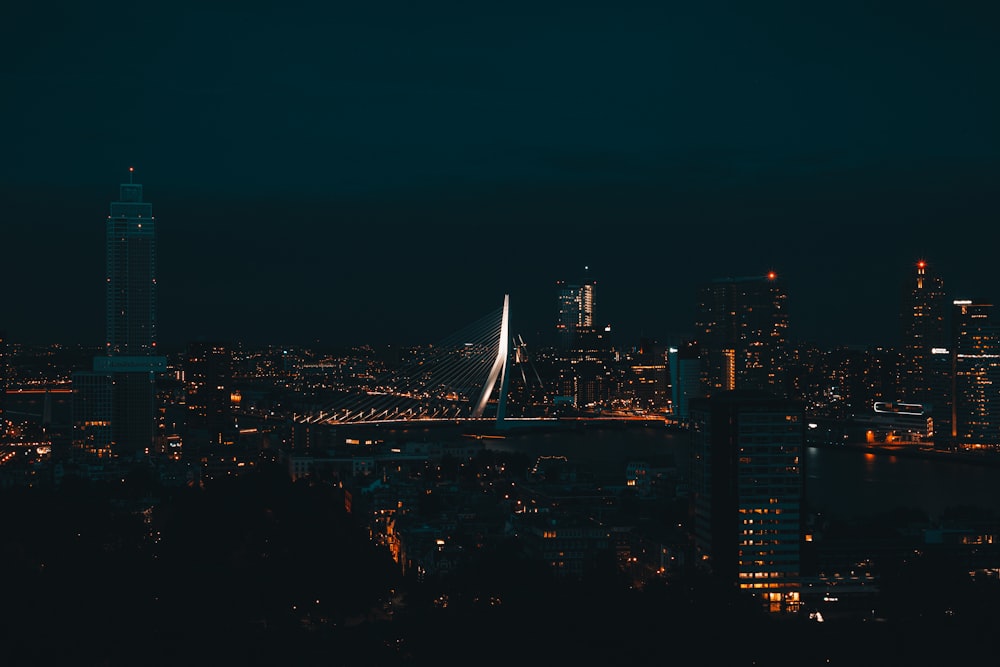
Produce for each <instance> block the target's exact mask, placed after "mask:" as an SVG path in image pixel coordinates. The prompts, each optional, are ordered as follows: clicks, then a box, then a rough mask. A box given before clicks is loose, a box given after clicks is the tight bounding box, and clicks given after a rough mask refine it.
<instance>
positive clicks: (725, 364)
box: [695, 271, 788, 396]
mask: <svg viewBox="0 0 1000 667" xmlns="http://www.w3.org/2000/svg"><path fill="white" fill-rule="evenodd" d="M699 297H700V298H699V300H698V304H699V312H698V321H697V322H696V323H695V330H696V331H695V333H696V336H697V340H698V345H699V348H700V356H701V359H702V364H703V366H702V368H703V371H702V379H703V382H704V384H705V389H706V391H707V392H708V393H712V392H716V391H731V390H734V389H749V390H755V391H766V392H769V393H773V394H776V395H779V396H783V395H784V394H785V386H784V382H785V369H786V364H787V355H788V350H787V337H788V313H787V311H786V303H785V301H786V293H785V290H784V288H783V287H782V286H781V283H780V281H779V280H778V277H777V274H775V273H774V272H773V271H772V272H769V273H767V274H766V275H763V276H753V277H745V278H720V279H718V280H714V281H712V282H711V283H710V284H708V285H706V286H704V287H702V288H701V290H700V293H699Z"/></svg>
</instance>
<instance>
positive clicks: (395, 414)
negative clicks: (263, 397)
mask: <svg viewBox="0 0 1000 667" xmlns="http://www.w3.org/2000/svg"><path fill="white" fill-rule="evenodd" d="M512 348H513V346H512V341H511V334H510V296H509V295H506V294H505V295H504V299H503V306H502V307H501V308H500V309H499V311H493V312H491V313H489V314H488V315H486V316H485V317H483V318H480V319H479V320H478V321H477V322H474V323H473V324H470V325H468V326H467V327H465V328H463V329H462V330H461V331H459V332H456V333H455V334H452V335H451V336H449V337H448V338H447V339H445V340H443V341H441V342H439V343H437V344H435V345H430V346H426V347H421V348H414V349H413V350H412V351H411V352H412V357H411V358H410V359H408V360H406V361H405V362H404V363H403V364H402V365H401V366H400V367H399V368H397V369H394V370H391V371H389V372H387V373H385V374H383V375H381V376H379V377H377V378H374V379H370V380H368V381H367V382H366V383H365V384H364V385H363V386H360V387H358V388H357V389H355V390H354V391H352V392H346V391H345V393H344V396H343V397H342V398H341V399H337V400H336V401H335V402H332V403H328V404H326V405H316V406H314V407H312V408H307V409H306V410H305V411H303V413H301V414H296V415H295V416H294V421H296V422H298V423H305V424H347V423H375V422H405V421H411V420H449V421H450V420H464V419H468V420H485V419H487V418H488V417H487V416H486V409H487V407H488V406H489V405H490V403H491V399H493V397H494V396H496V402H495V404H496V421H497V425H498V427H499V426H502V425H503V420H504V417H505V413H506V405H507V392H508V388H509V383H510V364H511V357H512V356H513V355H512V354H511V350H512ZM498 387H499V391H498Z"/></svg>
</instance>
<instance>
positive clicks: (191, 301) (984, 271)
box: [0, 0, 1000, 345]
mask: <svg viewBox="0 0 1000 667" xmlns="http://www.w3.org/2000/svg"><path fill="white" fill-rule="evenodd" d="M154 4H155V5H156V6H151V5H154ZM996 7H997V5H996V3H988V2H970V3H966V2H949V3H943V2H937V3H922V2H906V3H903V2H893V3H856V2H850V1H848V2H836V3H834V2H829V3H783V2H767V3H750V2H704V3H674V2H663V1H653V0H648V1H645V2H630V1H628V0H617V1H614V2H612V1H610V0H609V1H603V0H602V1H596V2H587V1H586V0H582V1H576V2H566V1H564V0H558V1H555V2H524V3H521V2H509V1H508V2H498V3H468V2H464V3H458V2H454V3H452V2H431V3H415V2H403V1H402V0H384V1H383V2H374V3H369V2H361V3H336V2H332V3H319V2H317V3H305V2H297V1H296V0H288V1H285V2H281V3H264V2H252V1H247V2H211V1H206V2H191V3H188V2H171V3H162V4H161V3H135V2H130V3H118V2H100V3H75V2H74V3H68V2H60V1H59V0H57V1H56V2H54V3H4V5H3V7H2V8H0V85H2V90H3V104H0V124H2V127H3V130H4V140H3V146H2V150H0V198H2V202H3V213H2V216H3V217H2V220H3V223H2V224H3V226H2V235H0V238H2V239H3V240H2V246H0V247H2V255H0V256H2V258H3V259H2V261H3V268H4V286H5V289H4V293H3V300H2V304H3V305H2V307H0V330H5V331H6V333H7V336H8V338H9V339H10V340H12V341H22V342H64V343H84V344H100V343H101V341H102V338H103V329H104V293H103V280H104V248H103V243H104V220H105V218H106V216H107V214H108V209H109V204H110V202H111V201H112V200H115V199H117V197H118V185H119V183H122V182H127V180H128V168H129V167H130V166H133V167H135V170H136V171H135V174H136V176H135V180H136V182H138V183H142V184H143V185H144V191H145V196H146V200H147V201H150V202H152V204H153V212H154V215H155V216H156V219H157V230H158V244H159V253H158V273H159V302H160V305H159V326H160V340H161V341H162V342H163V343H164V344H166V345H171V344H183V343H184V342H186V341H189V340H193V339H196V338H222V339H231V340H243V341H248V342H273V343H280V344H284V343H308V342H312V341H321V342H323V343H328V344H359V343H374V344H383V343H406V344H409V343H426V342H435V341H438V340H442V339H444V338H446V337H447V336H449V335H450V334H452V333H453V332H455V331H457V330H459V329H461V328H463V327H464V326H465V325H467V324H470V323H472V322H474V321H476V320H478V319H479V318H480V317H482V316H483V315H485V314H487V313H489V312H491V311H493V310H495V309H497V308H499V307H500V305H501V303H502V300H503V295H504V294H507V293H509V294H510V297H511V305H512V328H513V330H514V331H515V332H517V333H520V334H522V335H523V337H524V338H525V340H526V341H527V342H528V343H529V345H531V344H532V343H535V344H541V343H543V342H544V341H545V340H546V338H547V337H548V335H549V334H550V333H551V330H552V328H553V327H554V324H555V282H556V281H557V280H559V279H565V280H567V281H570V282H573V281H577V280H582V279H584V278H585V277H587V278H591V279H594V280H597V283H598V292H597V297H598V305H597V320H598V321H599V322H600V323H601V324H611V325H612V330H613V332H614V335H615V338H616V339H617V341H618V342H620V343H622V344H629V343H631V342H633V341H635V340H637V339H638V338H639V337H640V336H646V337H649V338H654V339H657V340H659V341H661V342H677V341H678V340H679V339H680V338H682V337H685V336H686V335H687V333H688V330H689V329H690V327H691V325H692V323H693V320H694V311H695V303H696V301H695V289H696V287H697V286H698V285H700V284H702V283H705V282H708V281H710V280H711V279H713V278H719V277H724V276H743V275H760V274H763V273H764V272H766V271H767V270H770V269H773V270H775V271H777V272H778V274H779V275H780V276H781V278H782V280H783V281H784V282H785V285H786V287H787V291H788V294H789V312H790V326H791V337H792V338H793V339H796V340H812V341H816V342H818V343H821V344H841V343H843V344H895V343H896V342H897V335H898V325H897V321H898V311H899V295H900V287H901V284H902V281H903V278H904V277H905V276H906V275H907V274H908V272H909V271H910V267H911V266H912V265H913V264H914V263H915V262H916V260H917V259H920V258H924V259H926V260H928V261H929V262H930V264H931V265H932V267H935V268H937V270H938V271H939V272H940V274H941V275H942V276H943V277H944V280H945V286H946V288H947V290H948V292H949V297H951V298H987V299H994V298H1000V279H998V277H997V271H996V269H995V268H994V267H995V266H996V261H995V258H996V256H997V253H998V247H1000V246H998V241H1000V230H998V226H997V223H998V222H1000V216H998V194H1000V185H998V184H1000V159H998V156H1000V136H998V135H1000V133H998V121H997V119H998V118H1000V93H998V89H1000V83H998V82H1000V79H998V72H1000V40H998V39H997V35H1000V9H997V8H996ZM584 267H589V268H588V269H586V270H585V269H584Z"/></svg>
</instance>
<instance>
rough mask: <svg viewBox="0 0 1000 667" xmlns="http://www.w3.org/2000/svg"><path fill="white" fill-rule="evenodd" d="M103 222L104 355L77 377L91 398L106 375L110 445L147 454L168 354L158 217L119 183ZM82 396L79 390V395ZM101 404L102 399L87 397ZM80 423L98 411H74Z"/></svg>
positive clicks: (137, 190) (133, 187)
mask: <svg viewBox="0 0 1000 667" xmlns="http://www.w3.org/2000/svg"><path fill="white" fill-rule="evenodd" d="M119 193H120V196H119V201H116V202H112V203H111V213H110V215H109V216H108V219H107V224H106V227H105V253H106V265H105V267H106V279H105V290H106V291H105V299H106V300H105V313H106V327H107V333H106V338H105V356H103V357H97V358H95V359H94V371H93V374H92V375H91V376H90V377H88V378H86V379H85V378H83V377H82V376H81V377H80V380H81V382H86V384H87V386H88V387H89V389H88V391H87V392H86V394H87V395H89V396H90V397H91V398H92V399H93V398H94V397H97V396H100V395H101V392H100V391H98V390H97V389H98V387H97V385H98V384H99V383H100V382H101V378H102V377H103V378H107V380H106V381H109V382H110V384H111V387H110V398H111V400H110V417H111V424H110V436H111V437H110V440H111V442H110V446H111V449H112V451H113V452H114V453H116V454H126V455H139V456H142V455H145V454H146V453H147V452H148V451H150V450H151V449H152V447H153V438H154V435H155V424H156V410H155V406H154V397H155V391H154V389H155V387H154V384H155V379H156V373H158V372H162V371H164V370H165V369H166V359H165V358H163V357H160V356H156V226H155V225H156V222H155V219H154V218H153V207H152V204H150V203H148V202H144V201H143V200H142V186H141V185H139V184H137V183H133V182H132V169H131V168H130V169H129V182H128V183H123V184H121V186H120V191H119ZM81 398H82V395H81ZM90 403H91V404H92V405H94V406H102V408H101V409H102V410H104V409H105V408H104V407H103V406H104V405H105V403H104V402H103V401H101V400H91V402H90ZM75 419H77V420H78V423H84V424H85V423H87V422H101V421H104V419H106V417H104V416H103V415H102V414H87V413H86V411H81V412H80V413H79V414H78V417H76V418H75Z"/></svg>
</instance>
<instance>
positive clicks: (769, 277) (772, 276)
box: [767, 271, 778, 280]
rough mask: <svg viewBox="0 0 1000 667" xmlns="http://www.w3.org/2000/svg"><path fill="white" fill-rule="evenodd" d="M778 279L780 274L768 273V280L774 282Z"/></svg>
mask: <svg viewBox="0 0 1000 667" xmlns="http://www.w3.org/2000/svg"><path fill="white" fill-rule="evenodd" d="M777 277H778V274H777V273H775V272H774V271H768V272H767V279H768V280H774V279H775V278H777Z"/></svg>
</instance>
